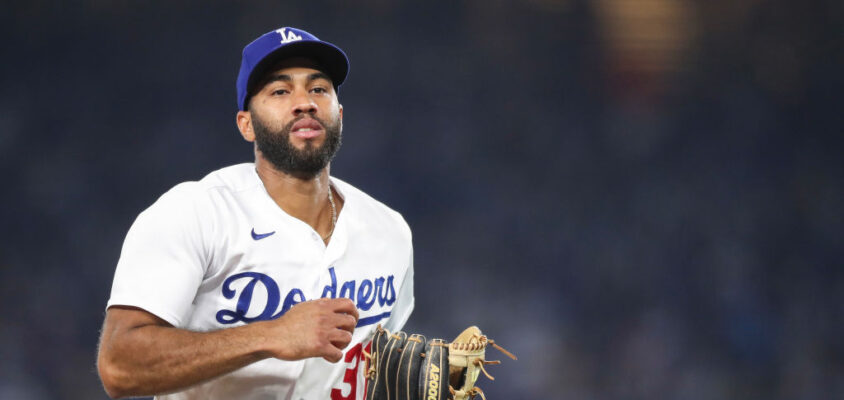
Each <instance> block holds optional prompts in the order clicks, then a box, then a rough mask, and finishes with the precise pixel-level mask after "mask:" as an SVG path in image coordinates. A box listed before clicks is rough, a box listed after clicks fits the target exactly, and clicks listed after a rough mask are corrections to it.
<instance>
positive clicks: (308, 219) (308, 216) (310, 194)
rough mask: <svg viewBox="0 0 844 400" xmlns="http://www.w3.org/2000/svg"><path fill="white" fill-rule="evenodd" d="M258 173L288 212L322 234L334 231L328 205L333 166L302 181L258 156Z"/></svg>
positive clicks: (269, 191)
mask: <svg viewBox="0 0 844 400" xmlns="http://www.w3.org/2000/svg"><path fill="white" fill-rule="evenodd" d="M255 170H256V171H257V173H258V177H259V178H260V179H261V182H263V183H264V188H266V190H267V193H269V195H270V197H271V198H272V199H273V201H275V203H276V204H277V205H278V206H279V207H281V209H282V210H284V212H286V213H287V214H289V215H291V216H293V217H294V218H297V219H299V220H301V221H303V222H305V223H306V224H308V225H310V226H311V227H312V228H314V230H316V231H317V232H319V233H320V234H323V233H324V232H323V231H326V232H327V231H328V230H330V229H331V228H332V226H331V224H332V222H331V209H330V205H329V204H328V190H329V187H330V181H329V179H328V176H329V170H330V166H326V167H325V169H323V170H322V171H320V172H319V174H317V175H316V176H315V177H313V178H312V179H301V178H298V177H296V176H293V175H290V174H287V173H284V172H282V171H279V170H277V169H276V168H275V167H274V166H273V165H272V163H270V162H269V161H267V160H266V159H265V158H264V157H263V156H261V155H260V153H258V154H256V157H255ZM338 212H339V210H338ZM326 217H327V219H326Z"/></svg>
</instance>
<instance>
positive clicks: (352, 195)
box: [331, 176, 410, 237]
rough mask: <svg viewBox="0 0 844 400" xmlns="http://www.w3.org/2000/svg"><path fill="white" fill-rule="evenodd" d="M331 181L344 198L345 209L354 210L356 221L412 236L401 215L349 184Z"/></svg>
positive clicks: (333, 179)
mask: <svg viewBox="0 0 844 400" xmlns="http://www.w3.org/2000/svg"><path fill="white" fill-rule="evenodd" d="M331 181H332V182H333V183H334V184H335V186H336V187H337V189H339V191H340V193H341V194H342V195H343V196H344V199H345V202H346V206H345V207H351V208H352V209H353V213H354V214H355V220H357V221H359V222H363V223H367V224H379V225H389V226H392V227H394V228H397V229H399V230H401V231H403V232H404V233H406V235H407V236H408V237H409V236H410V227H409V226H408V225H407V222H406V221H405V220H404V217H402V215H401V213H399V212H398V211H396V210H393V209H392V208H390V207H389V206H387V205H386V204H384V203H382V202H381V201H379V200H376V199H375V198H373V197H372V196H370V195H369V194H367V193H365V192H364V191H362V190H360V189H358V188H356V187H355V186H353V185H351V184H350V183H348V182H345V181H343V180H341V179H339V178H337V177H333V176H332V177H331Z"/></svg>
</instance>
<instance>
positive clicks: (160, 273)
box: [107, 186, 210, 327]
mask: <svg viewBox="0 0 844 400" xmlns="http://www.w3.org/2000/svg"><path fill="white" fill-rule="evenodd" d="M200 208H201V207H199V201H198V199H197V198H196V196H195V195H192V194H191V192H190V191H189V190H185V188H184V187H182V188H180V187H179V186H177V187H176V188H174V189H173V190H171V191H170V192H167V193H165V194H164V195H163V196H162V197H161V198H159V199H158V201H156V202H155V203H154V204H153V205H152V206H150V207H149V208H148V209H146V210H145V211H144V212H142V213H141V214H140V215H139V216H138V218H137V219H136V220H135V222H134V223H133V224H132V227H131V228H130V229H129V233H128V234H127V235H126V240H125V241H124V243H123V249H122V251H121V254H120V260H119V261H118V263H117V269H116V270H115V275H114V283H113V284H112V289H111V298H110V299H109V301H108V305H107V307H111V306H116V305H122V306H132V307H138V308H141V309H144V310H146V311H147V312H150V313H152V314H155V315H156V316H158V317H159V318H161V319H163V320H165V321H167V322H169V323H170V324H172V325H173V326H177V327H179V326H182V325H183V323H184V322H185V321H186V317H187V315H188V314H189V312H190V307H191V303H192V302H193V299H194V297H195V296H196V291H197V289H198V288H199V285H200V284H201V282H202V279H203V276H204V274H205V268H206V265H207V258H208V257H207V256H206V251H205V246H204V240H203V227H202V223H201V218H199V216H200V215H202V210H201V209H200ZM209 214H210V213H209Z"/></svg>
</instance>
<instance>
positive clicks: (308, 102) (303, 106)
mask: <svg viewBox="0 0 844 400" xmlns="http://www.w3.org/2000/svg"><path fill="white" fill-rule="evenodd" d="M294 100H295V103H294V106H293V115H295V116H299V115H301V114H316V112H317V105H316V103H315V102H314V101H313V100H312V99H311V96H308V95H307V94H303V95H299V96H296V97H295V99H294Z"/></svg>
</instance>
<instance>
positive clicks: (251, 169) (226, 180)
mask: <svg viewBox="0 0 844 400" xmlns="http://www.w3.org/2000/svg"><path fill="white" fill-rule="evenodd" d="M258 183H260V181H258V180H257V179H256V175H255V164H253V163H243V164H237V165H231V166H228V167H224V168H220V169H218V170H216V171H212V172H210V173H209V174H208V175H205V176H204V177H203V178H202V179H200V180H198V181H187V182H182V183H179V184H177V185H176V186H173V188H171V189H170V190H169V191H167V192H166V193H165V195H170V194H172V195H175V196H180V197H203V196H208V195H209V194H210V193H214V192H241V191H244V190H248V189H253V188H254V187H255V185H256V184H258Z"/></svg>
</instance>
